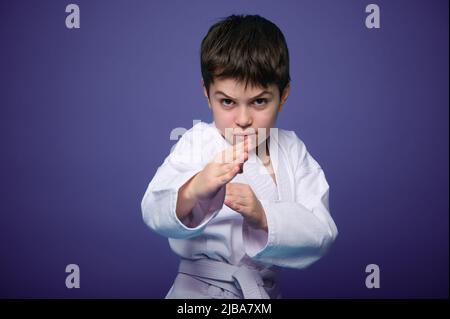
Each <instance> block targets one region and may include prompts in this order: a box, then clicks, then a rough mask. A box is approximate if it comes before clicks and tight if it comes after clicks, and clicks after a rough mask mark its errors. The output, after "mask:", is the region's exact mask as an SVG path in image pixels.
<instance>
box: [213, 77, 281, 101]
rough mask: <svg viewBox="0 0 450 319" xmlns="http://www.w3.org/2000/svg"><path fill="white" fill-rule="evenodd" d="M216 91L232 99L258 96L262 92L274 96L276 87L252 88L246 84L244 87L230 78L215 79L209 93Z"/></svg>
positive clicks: (273, 85) (241, 83)
mask: <svg viewBox="0 0 450 319" xmlns="http://www.w3.org/2000/svg"><path fill="white" fill-rule="evenodd" d="M217 91H221V92H223V93H225V94H227V95H229V96H233V97H241V98H245V97H252V96H256V95H258V94H260V93H261V92H263V91H268V92H269V93H272V94H275V93H276V91H277V86H276V85H275V84H271V85H268V86H267V87H263V86H254V85H251V84H250V83H248V85H247V87H245V82H242V81H238V80H236V79H232V78H226V79H220V78H215V79H214V82H213V83H211V86H210V93H211V94H214V93H215V92H217Z"/></svg>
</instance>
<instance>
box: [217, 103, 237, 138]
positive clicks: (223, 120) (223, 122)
mask: <svg viewBox="0 0 450 319" xmlns="http://www.w3.org/2000/svg"><path fill="white" fill-rule="evenodd" d="M213 118H214V122H215V124H216V127H217V128H218V129H219V130H220V132H221V133H222V134H224V133H225V128H233V127H234V125H233V123H234V121H233V114H232V112H226V111H224V110H221V109H220V108H217V107H213Z"/></svg>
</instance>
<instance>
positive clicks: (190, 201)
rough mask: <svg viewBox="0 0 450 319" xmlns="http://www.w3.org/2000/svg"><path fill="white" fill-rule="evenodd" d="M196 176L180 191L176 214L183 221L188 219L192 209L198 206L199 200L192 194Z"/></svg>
mask: <svg viewBox="0 0 450 319" xmlns="http://www.w3.org/2000/svg"><path fill="white" fill-rule="evenodd" d="M195 176H197V175H195ZM195 176H194V177H192V178H191V179H190V180H188V181H187V182H186V183H185V184H184V185H183V186H181V187H180V189H179V190H178V199H177V207H176V214H177V217H178V219H179V220H183V219H184V218H186V217H188V216H189V214H191V213H192V209H194V207H195V205H197V202H198V199H197V198H196V197H195V196H194V195H193V192H192V182H193V180H194V178H195Z"/></svg>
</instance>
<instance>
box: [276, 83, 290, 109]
mask: <svg viewBox="0 0 450 319" xmlns="http://www.w3.org/2000/svg"><path fill="white" fill-rule="evenodd" d="M290 93H291V84H290V83H288V85H286V87H285V88H284V90H283V94H281V98H280V106H279V107H278V112H281V110H282V109H283V106H284V103H286V101H287V99H288V97H289V94H290Z"/></svg>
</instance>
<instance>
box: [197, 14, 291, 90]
mask: <svg viewBox="0 0 450 319" xmlns="http://www.w3.org/2000/svg"><path fill="white" fill-rule="evenodd" d="M200 64H201V71H202V77H203V81H204V84H205V87H206V90H207V92H208V96H209V86H210V84H211V83H213V82H214V78H216V77H217V78H233V79H236V80H238V81H239V82H245V87H247V85H248V84H249V83H250V84H251V85H252V86H262V87H267V85H269V84H276V85H277V86H278V88H279V90H280V96H281V94H282V92H283V90H284V89H285V87H286V86H287V85H288V84H289V82H290V76H289V51H288V47H287V44H286V40H285V38H284V36H283V33H282V32H281V30H280V29H279V28H278V27H277V26H276V25H275V24H274V23H272V22H270V21H269V20H267V19H265V18H263V17H261V16H259V15H231V16H229V17H226V18H223V19H221V20H220V21H219V22H217V23H216V24H214V25H213V26H211V28H210V29H209V31H208V33H207V34H206V36H205V37H204V39H203V41H202V44H201V51H200Z"/></svg>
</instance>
